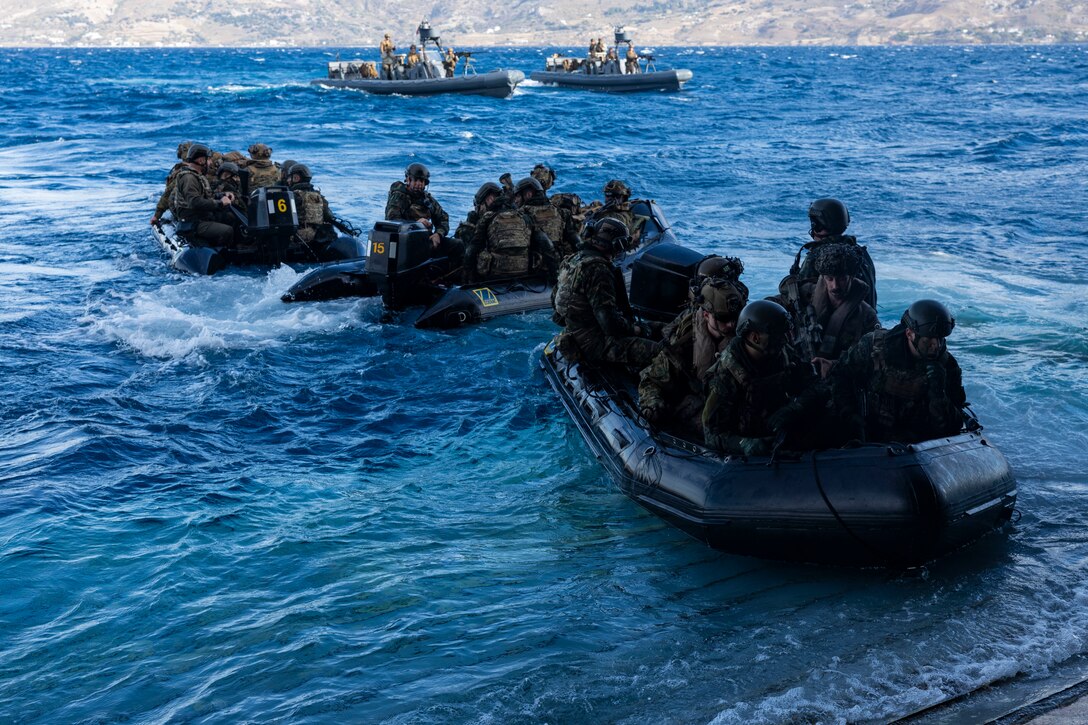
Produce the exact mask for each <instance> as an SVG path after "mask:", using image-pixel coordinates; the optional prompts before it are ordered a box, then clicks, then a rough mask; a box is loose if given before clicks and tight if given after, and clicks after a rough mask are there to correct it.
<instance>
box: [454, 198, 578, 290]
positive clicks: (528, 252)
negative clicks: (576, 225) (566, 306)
mask: <svg viewBox="0 0 1088 725" xmlns="http://www.w3.org/2000/svg"><path fill="white" fill-rule="evenodd" d="M487 198H488V200H489V203H488V205H487V207H486V210H485V211H484V213H483V214H482V215H481V216H480V221H479V222H478V223H477V225H476V233H475V234H474V235H473V237H472V242H471V243H470V244H469V245H468V246H467V247H466V248H465V260H464V273H463V278H464V279H463V283H464V284H477V283H479V282H484V281H491V280H500V279H514V278H516V277H524V276H526V275H528V274H530V273H532V272H535V271H537V270H539V269H541V268H544V269H546V270H547V274H548V279H549V281H550V282H554V281H555V276H556V273H557V271H558V263H557V260H556V258H555V248H554V247H553V246H552V243H551V240H550V239H548V238H547V236H546V235H545V234H543V233H542V232H541V231H540V230H539V229H538V228H537V226H536V224H535V223H534V222H533V219H532V217H530V216H529V215H528V214H525V213H524V212H522V211H520V210H518V209H516V208H515V207H514V205H513V203H512V202H511V201H509V200H508V199H507V198H506V195H505V194H502V195H499V196H497V197H492V196H490V195H488V197H487ZM538 260H539V261H538Z"/></svg>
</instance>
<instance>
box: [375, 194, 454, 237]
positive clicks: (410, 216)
mask: <svg viewBox="0 0 1088 725" xmlns="http://www.w3.org/2000/svg"><path fill="white" fill-rule="evenodd" d="M385 218H386V219H403V220H406V221H412V222H414V221H416V220H417V219H427V220H428V221H430V222H431V224H432V228H431V231H432V232H435V233H437V234H440V235H441V236H443V237H444V236H446V235H447V234H449V232H450V217H449V215H448V214H446V212H445V210H444V209H442V205H441V204H439V203H438V201H437V200H436V199H435V198H434V197H433V196H431V194H430V192H427V191H421V192H419V193H418V194H413V193H412V192H410V191H408V186H407V184H405V183H404V182H403V181H394V182H393V184H392V185H391V186H390V187H389V196H388V198H387V199H386V202H385Z"/></svg>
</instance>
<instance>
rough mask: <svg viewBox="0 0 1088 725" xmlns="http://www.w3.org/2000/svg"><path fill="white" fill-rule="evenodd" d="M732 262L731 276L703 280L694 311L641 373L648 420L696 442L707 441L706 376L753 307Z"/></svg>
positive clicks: (641, 392)
mask: <svg viewBox="0 0 1088 725" xmlns="http://www.w3.org/2000/svg"><path fill="white" fill-rule="evenodd" d="M729 261H730V262H733V263H734V264H733V265H730V266H729V270H730V272H732V274H726V275H723V276H713V277H704V278H703V282H702V284H701V285H700V287H699V290H698V292H697V296H696V297H695V301H694V303H693V304H692V306H691V307H690V308H689V309H687V310H686V311H684V312H682V313H681V314H680V316H679V317H678V318H677V319H676V320H675V321H674V322H672V323H670V325H669V326H668V328H669V330H670V334H669V335H668V336H667V337H666V338H665V347H664V349H663V350H662V351H661V352H659V353H658V354H657V356H656V357H655V358H654V359H653V362H651V363H650V364H649V365H648V366H647V367H646V369H644V370H643V371H642V374H641V376H640V377H641V382H640V383H639V386H638V401H639V410H640V412H641V414H642V417H643V418H645V419H646V420H647V421H648V422H650V423H654V424H658V425H660V424H662V423H665V422H667V421H669V422H675V423H676V424H677V425H678V426H679V427H680V428H681V429H682V430H683V431H684V432H685V433H687V434H689V435H692V436H694V437H695V439H696V440H700V439H701V438H702V435H703V424H702V412H703V406H704V405H705V404H706V392H705V388H706V383H705V381H706V375H707V373H708V372H709V370H710V367H711V365H713V364H714V361H715V360H716V359H717V357H718V353H720V352H721V351H722V350H724V349H725V346H726V345H728V344H729V341H730V340H732V339H733V338H734V337H735V336H736V332H737V318H738V317H739V315H740V311H741V310H742V309H743V308H744V306H745V305H746V304H748V288H747V287H746V286H745V285H744V283H742V282H741V281H740V280H739V279H737V277H736V275H737V274H739V273H740V271H743V269H744V266H743V265H742V264H741V263H740V260H739V259H732V258H730V260H729ZM700 266H701V265H700Z"/></svg>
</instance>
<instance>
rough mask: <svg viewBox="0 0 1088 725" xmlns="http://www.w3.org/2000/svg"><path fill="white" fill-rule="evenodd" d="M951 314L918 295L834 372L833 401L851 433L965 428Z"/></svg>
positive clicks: (921, 436)
mask: <svg viewBox="0 0 1088 725" xmlns="http://www.w3.org/2000/svg"><path fill="white" fill-rule="evenodd" d="M955 326H956V321H955V319H954V318H953V317H952V314H951V313H950V312H949V311H948V308H946V307H945V306H944V305H942V304H941V303H940V302H937V301H936V300H919V301H917V302H915V303H914V304H912V305H911V306H910V307H908V308H907V310H906V311H905V312H904V313H903V318H902V320H901V321H900V323H899V324H898V325H896V326H895V327H893V328H892V329H890V330H877V331H875V332H870V333H869V334H867V335H865V336H864V337H863V338H861V340H860V341H859V342H858V344H857V345H854V346H853V347H852V348H850V349H849V350H847V351H846V352H845V353H843V355H842V357H840V358H839V361H838V363H836V365H835V367H834V369H833V370H832V372H831V382H832V395H833V398H832V402H833V405H834V408H835V410H836V413H837V414H838V415H839V416H840V418H841V419H842V420H844V421H847V422H848V425H849V427H850V430H849V431H846V432H844V435H845V437H846V438H847V439H849V438H850V437H857V438H861V439H862V440H871V441H882V442H892V441H895V442H899V443H917V442H919V441H924V440H930V439H932V438H940V437H942V436H949V435H955V434H956V433H958V432H959V431H960V430H961V428H962V427H963V422H964V417H963V408H964V407H965V406H966V405H967V395H966V393H964V390H963V373H962V372H961V371H960V366H959V364H958V363H957V362H956V358H954V357H952V354H951V353H949V352H948V349H947V347H946V345H945V338H947V337H948V336H949V335H950V334H951V333H952V328H954V327H955Z"/></svg>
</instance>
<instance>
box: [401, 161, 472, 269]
mask: <svg viewBox="0 0 1088 725" xmlns="http://www.w3.org/2000/svg"><path fill="white" fill-rule="evenodd" d="M430 183H431V172H430V171H429V170H428V169H427V167H426V166H424V165H423V164H421V163H418V162H417V163H412V164H408V168H406V169H405V170H404V181H394V182H393V183H392V185H390V187H389V196H388V198H387V199H386V202H385V218H386V219H394V220H403V221H414V222H419V223H421V224H423V225H424V226H425V227H427V228H428V229H430V230H431V248H432V249H434V251H435V252H438V253H439V254H445V255H446V256H447V257H449V260H450V263H451V265H452V266H454V267H456V266H457V265H459V264H460V263H461V257H462V256H464V251H465V248H464V245H462V244H461V242H459V241H457V240H456V239H450V238H448V237H447V236H446V235H447V234H449V231H450V217H449V215H448V214H446V212H445V210H444V209H443V208H442V205H441V204H439V203H438V200H437V199H435V198H434V197H433V196H431V194H430V192H428V191H427V186H428V185H429V184H430Z"/></svg>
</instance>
